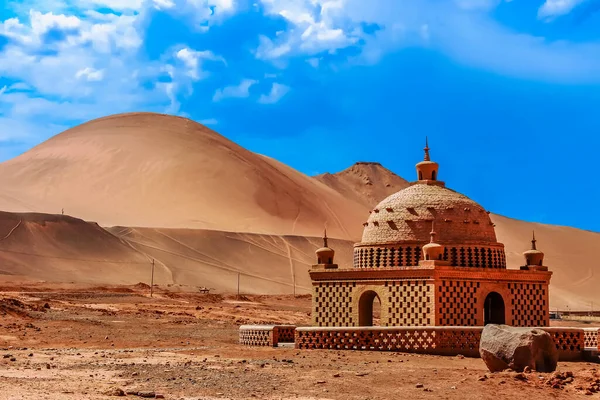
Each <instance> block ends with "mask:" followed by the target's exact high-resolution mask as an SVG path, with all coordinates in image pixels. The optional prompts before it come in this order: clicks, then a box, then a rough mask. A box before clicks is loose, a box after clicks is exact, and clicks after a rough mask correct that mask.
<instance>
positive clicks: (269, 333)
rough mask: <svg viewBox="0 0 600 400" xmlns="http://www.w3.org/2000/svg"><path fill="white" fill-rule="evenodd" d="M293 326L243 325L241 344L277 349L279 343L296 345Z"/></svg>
mask: <svg viewBox="0 0 600 400" xmlns="http://www.w3.org/2000/svg"><path fill="white" fill-rule="evenodd" d="M295 330H296V327H295V326H293V325H242V326H240V329H239V343H240V344H241V345H244V346H269V347H277V345H278V344H279V343H294V332H295Z"/></svg>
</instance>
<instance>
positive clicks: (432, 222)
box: [429, 220, 436, 243]
mask: <svg viewBox="0 0 600 400" xmlns="http://www.w3.org/2000/svg"><path fill="white" fill-rule="evenodd" d="M435 235H436V233H435V220H432V221H431V232H429V243H435V239H434V238H435Z"/></svg>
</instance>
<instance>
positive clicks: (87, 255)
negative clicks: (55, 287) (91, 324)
mask: <svg viewBox="0 0 600 400" xmlns="http://www.w3.org/2000/svg"><path fill="white" fill-rule="evenodd" d="M149 266H150V260H149V259H148V258H147V257H146V256H145V255H144V254H141V253H139V252H137V251H135V250H134V249H132V248H131V247H130V246H129V245H128V244H127V242H124V241H122V240H120V239H119V238H117V237H115V236H113V235H111V234H110V233H109V232H107V231H106V230H104V229H102V228H101V227H99V226H98V225H96V224H90V223H87V222H85V221H82V220H80V219H76V218H72V217H68V216H62V215H48V214H12V213H7V212H0V275H4V276H5V277H6V276H9V277H12V278H14V279H20V278H26V279H41V280H48V281H55V282H81V283H97V282H105V281H109V282H114V283H117V284H120V283H137V282H139V281H141V280H147V277H148V276H149V272H150V269H149ZM157 278H158V279H164V277H162V276H161V275H160V274H159V275H158V276H157Z"/></svg>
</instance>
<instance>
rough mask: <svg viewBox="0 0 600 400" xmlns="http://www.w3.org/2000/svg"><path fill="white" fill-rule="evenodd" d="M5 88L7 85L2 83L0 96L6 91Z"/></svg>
mask: <svg viewBox="0 0 600 400" xmlns="http://www.w3.org/2000/svg"><path fill="white" fill-rule="evenodd" d="M6 89H8V86H6V85H4V86H3V87H2V88H1V89H0V96H2V95H3V94H4V92H6Z"/></svg>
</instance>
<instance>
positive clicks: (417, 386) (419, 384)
mask: <svg viewBox="0 0 600 400" xmlns="http://www.w3.org/2000/svg"><path fill="white" fill-rule="evenodd" d="M415 387H416V388H417V389H421V388H422V387H423V384H422V383H417V384H416V385H415Z"/></svg>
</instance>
